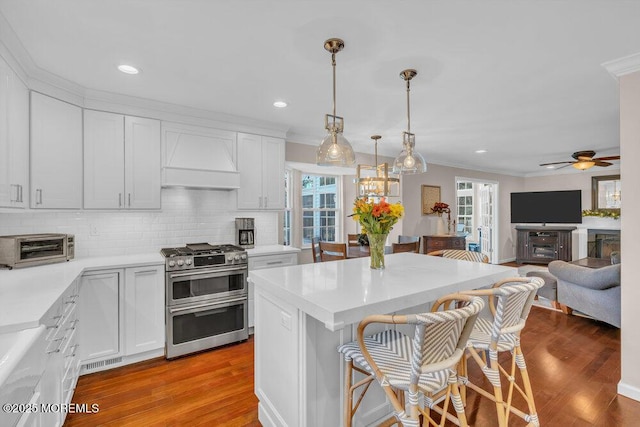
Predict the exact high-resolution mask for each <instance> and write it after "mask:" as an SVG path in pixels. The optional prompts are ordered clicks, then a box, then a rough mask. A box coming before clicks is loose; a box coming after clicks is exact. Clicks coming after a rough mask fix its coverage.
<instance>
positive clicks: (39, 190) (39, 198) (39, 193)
mask: <svg viewBox="0 0 640 427" xmlns="http://www.w3.org/2000/svg"><path fill="white" fill-rule="evenodd" d="M41 204H42V188H37V189H36V205H41Z"/></svg>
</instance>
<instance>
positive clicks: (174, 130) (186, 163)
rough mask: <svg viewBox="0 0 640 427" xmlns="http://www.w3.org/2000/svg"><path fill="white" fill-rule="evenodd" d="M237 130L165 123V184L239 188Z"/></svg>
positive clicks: (172, 185)
mask: <svg viewBox="0 0 640 427" xmlns="http://www.w3.org/2000/svg"><path fill="white" fill-rule="evenodd" d="M236 138H237V134H236V133H235V132H230V131H223V130H217V129H211V128H204V127H199V126H189V125H184V124H179V123H166V122H163V123H162V186H163V187H187V188H202V189H211V190H234V189H236V188H240V173H239V172H238V169H237V159H236V152H237V150H236V144H237V142H236Z"/></svg>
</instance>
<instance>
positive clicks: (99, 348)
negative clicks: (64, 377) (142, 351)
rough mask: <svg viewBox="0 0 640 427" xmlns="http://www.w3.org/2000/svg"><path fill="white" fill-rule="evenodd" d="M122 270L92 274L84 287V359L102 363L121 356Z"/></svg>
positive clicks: (81, 328)
mask: <svg viewBox="0 0 640 427" xmlns="http://www.w3.org/2000/svg"><path fill="white" fill-rule="evenodd" d="M122 275H123V271H122V270H111V271H103V272H92V273H88V274H85V275H83V276H82V282H81V283H80V319H81V321H82V324H81V325H80V343H81V347H80V359H81V360H82V362H83V364H84V363H86V362H89V361H98V360H100V361H102V360H105V359H109V358H113V357H117V356H120V355H121V354H122V352H121V351H122V345H121V337H120V328H121V325H122V318H121V317H122V316H121V312H120V300H121V298H122V286H123V284H124V282H123V281H122Z"/></svg>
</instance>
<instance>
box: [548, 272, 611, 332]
mask: <svg viewBox="0 0 640 427" xmlns="http://www.w3.org/2000/svg"><path fill="white" fill-rule="evenodd" d="M620 266H621V264H615V265H608V266H606V267H602V268H588V267H582V266H579V265H574V264H570V263H567V262H564V261H552V262H550V263H549V273H551V274H553V275H554V276H555V277H556V278H557V279H558V302H559V303H560V304H561V305H562V306H563V309H564V307H566V310H565V312H567V313H571V311H572V310H576V311H579V312H581V313H584V314H587V315H589V316H591V317H593V318H595V319H598V320H601V321H603V322H606V323H609V324H610V325H613V326H616V327H618V328H619V327H620Z"/></svg>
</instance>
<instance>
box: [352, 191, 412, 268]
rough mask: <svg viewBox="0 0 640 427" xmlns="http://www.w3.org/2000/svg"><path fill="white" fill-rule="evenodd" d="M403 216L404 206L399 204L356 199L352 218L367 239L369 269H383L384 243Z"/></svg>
mask: <svg viewBox="0 0 640 427" xmlns="http://www.w3.org/2000/svg"><path fill="white" fill-rule="evenodd" d="M403 215H404V206H402V204H401V203H400V202H398V203H393V204H391V203H387V201H386V200H385V199H384V198H382V199H380V201H379V202H377V203H376V202H375V201H373V200H369V199H368V198H366V197H364V198H362V199H356V201H355V203H354V205H353V214H351V215H350V216H351V217H353V219H354V220H355V221H358V222H359V223H360V226H361V227H362V231H363V232H364V233H366V234H367V237H368V238H369V248H370V249H369V253H370V254H371V268H374V269H382V268H384V243H385V241H386V240H387V235H388V234H389V232H390V231H391V229H393V226H394V225H395V224H396V223H397V222H398V220H399V219H400V218H402V216H403Z"/></svg>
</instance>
